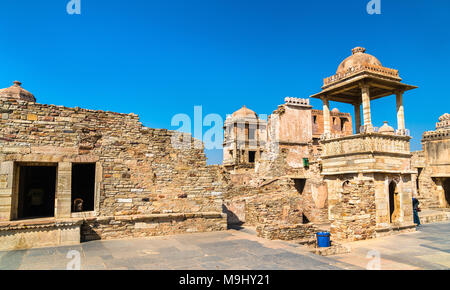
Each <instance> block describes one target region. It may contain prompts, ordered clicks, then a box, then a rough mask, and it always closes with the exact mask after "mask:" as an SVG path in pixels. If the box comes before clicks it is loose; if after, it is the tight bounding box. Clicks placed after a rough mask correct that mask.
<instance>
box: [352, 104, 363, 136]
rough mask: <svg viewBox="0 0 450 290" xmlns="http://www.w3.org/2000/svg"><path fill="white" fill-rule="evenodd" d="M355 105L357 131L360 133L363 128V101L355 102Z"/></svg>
mask: <svg viewBox="0 0 450 290" xmlns="http://www.w3.org/2000/svg"><path fill="white" fill-rule="evenodd" d="M353 106H354V107H355V129H356V130H355V132H356V134H358V133H360V130H361V102H357V103H355V104H353Z"/></svg>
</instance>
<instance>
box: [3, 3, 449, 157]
mask: <svg viewBox="0 0 450 290" xmlns="http://www.w3.org/2000/svg"><path fill="white" fill-rule="evenodd" d="M68 2H69V0H46V1H34V0H2V1H1V2H0V39H1V45H0V64H1V65H0V87H8V86H10V85H11V84H12V81H13V80H16V79H17V80H20V81H22V82H23V86H24V87H25V88H26V89H27V90H29V91H31V92H32V93H33V94H34V95H35V96H36V97H37V99H38V102H40V103H48V104H56V105H64V106H69V107H75V106H78V107H84V108H89V109H101V110H109V111H117V112H123V113H130V112H133V113H136V114H139V115H140V117H141V121H142V122H143V123H144V125H146V126H149V127H153V128H168V129H177V127H172V126H171V118H172V117H173V116H174V115H175V114H179V113H185V114H188V115H191V116H192V117H193V112H194V106H197V105H201V106H202V107H203V114H204V115H206V114H210V113H216V114H220V115H222V116H223V117H224V118H225V116H226V114H229V113H232V112H234V111H235V110H237V109H239V108H240V107H241V106H242V105H246V106H247V107H249V108H251V109H252V110H254V111H256V112H257V113H259V114H270V113H271V112H272V111H273V110H275V109H276V107H277V106H278V105H279V104H281V103H282V102H283V99H284V97H286V96H295V97H302V98H304V97H308V96H310V95H312V94H314V93H316V92H319V91H320V87H321V85H322V80H323V78H325V77H327V76H330V75H332V74H334V73H335V71H336V69H337V66H338V65H339V63H340V62H341V61H342V60H343V59H344V58H345V57H347V56H349V55H350V54H351V49H352V48H353V47H355V46H363V47H365V48H366V49H367V52H368V53H370V54H373V55H374V56H376V57H377V58H378V59H379V60H380V61H381V62H382V64H383V65H384V66H387V67H391V68H396V69H399V71H400V76H401V77H402V78H403V80H404V82H406V83H409V84H413V85H417V86H419V89H416V90H414V91H411V92H407V93H406V94H405V96H404V104H405V115H406V126H407V128H409V129H410V130H411V134H412V136H413V140H412V145H411V148H412V150H419V149H420V148H421V145H420V139H421V135H422V133H423V132H424V131H426V130H432V129H434V126H435V123H436V121H437V119H438V117H439V116H440V115H442V114H443V113H445V112H449V111H450V110H449V107H450V106H449V104H450V102H449V93H448V89H447V85H448V83H449V77H448V76H449V73H448V70H449V68H450V57H449V55H450V54H449V52H450V40H449V39H450V37H449V36H450V33H449V29H448V28H449V27H450V17H449V14H450V1H446V0H442V1H438V0H428V1H424V0H381V9H382V10H381V12H382V13H381V15H369V14H368V13H367V12H366V5H367V3H368V2H369V0H346V1H338V0H334V1H331V0H321V1H300V0H292V1H291V0H277V1H275V0H273V1H265V0H259V1H256V0H164V1H163V0H160V1H153V0H145V1H144V0H129V1H125V0H81V4H82V9H81V12H82V13H81V15H69V14H67V12H66V4H67V3H68ZM312 104H313V105H314V106H315V107H316V108H318V109H321V106H322V104H321V102H320V101H318V100H313V101H312ZM334 106H336V107H338V108H339V109H340V110H341V111H348V112H352V113H353V108H352V107H350V106H348V105H339V104H335V103H332V107H334ZM372 118H373V123H374V125H375V126H381V125H382V122H383V121H388V122H389V123H390V124H393V125H395V124H396V113H395V97H394V96H391V97H388V98H384V99H381V100H376V101H374V102H373V103H372ZM207 129H208V128H204V131H205V130H207ZM207 156H208V159H209V163H218V162H220V161H221V159H222V156H221V152H220V150H213V151H208V152H207Z"/></svg>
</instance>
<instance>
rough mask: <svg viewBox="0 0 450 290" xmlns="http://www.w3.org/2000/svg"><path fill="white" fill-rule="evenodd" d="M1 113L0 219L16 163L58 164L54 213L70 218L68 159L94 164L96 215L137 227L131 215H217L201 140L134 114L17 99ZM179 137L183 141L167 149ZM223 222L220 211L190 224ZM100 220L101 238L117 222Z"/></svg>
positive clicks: (216, 183) (0, 105)
mask: <svg viewBox="0 0 450 290" xmlns="http://www.w3.org/2000/svg"><path fill="white" fill-rule="evenodd" d="M0 115H1V119H0V146H1V147H0V163H1V164H0V165H1V166H0V168H1V172H0V187H1V188H0V190H1V192H0V193H1V194H0V220H10V219H15V218H16V216H15V215H16V214H17V213H15V211H16V208H15V202H14V199H16V198H17V194H16V192H15V189H14V188H13V186H12V185H11V184H12V183H11V180H12V179H13V177H14V178H16V175H17V174H15V173H14V167H15V166H16V164H18V162H33V163H41V162H46V163H54V164H57V165H58V188H57V193H56V204H57V205H56V210H55V217H57V218H59V217H70V216H71V204H70V186H71V180H70V179H71V164H72V163H86V162H92V163H96V199H95V212H94V214H93V215H94V216H95V217H102V216H107V217H111V216H112V217H118V216H122V217H124V219H128V222H126V224H131V225H132V226H134V222H133V219H132V218H131V217H132V216H135V215H154V214H169V215H168V218H169V219H170V218H174V217H171V216H170V214H175V215H177V214H178V215H179V214H187V215H185V218H186V219H190V218H191V216H190V215H188V214H194V215H195V216H201V215H202V214H203V213H215V214H220V213H222V204H223V197H222V192H223V185H224V182H223V180H222V177H221V176H222V175H221V173H220V170H218V167H215V166H213V167H209V166H207V165H206V157H205V155H204V151H203V148H202V145H201V144H200V146H193V145H194V144H195V145H198V142H197V141H196V140H194V139H193V138H191V136H190V135H183V134H179V133H176V132H173V131H168V130H165V129H151V128H147V127H144V126H143V125H142V124H141V122H140V121H139V118H138V116H137V115H135V114H120V113H114V112H105V111H94V110H87V109H80V108H67V107H63V106H55V105H44V104H38V103H33V102H26V101H22V100H16V99H0ZM183 138H185V140H188V142H187V144H188V146H181V147H174V146H172V145H173V144H175V141H178V142H179V141H180V140H181V139H183ZM220 219H222V220H225V216H221V218H214V219H205V218H195V223H196V224H197V228H198V229H199V230H201V229H207V230H210V229H215V230H219V229H224V228H226V226H224V224H223V222H221V221H220ZM173 220H174V221H178V218H174V219H173ZM189 223H190V222H183V223H180V226H181V228H178V227H177V226H173V227H170V226H168V227H163V226H161V227H158V228H160V229H161V230H158V233H161V234H170V233H174V232H180V231H183V230H184V231H187V230H188V229H189V227H190V225H189ZM202 223H205V225H204V226H203V225H202ZM214 223H216V225H217V226H215V225H214ZM99 224H101V228H102V232H103V234H100V236H106V234H105V233H106V232H107V231H116V230H117V229H118V227H120V226H117V225H115V224H112V223H109V225H106V224H102V223H99ZM127 226H128V225H127ZM136 230H137V229H136ZM122 232H123V233H129V231H128V230H125V231H122ZM142 232H146V231H145V230H142ZM120 235H123V234H120ZM132 235H133V236H135V235H136V234H135V233H134V232H133V234H132Z"/></svg>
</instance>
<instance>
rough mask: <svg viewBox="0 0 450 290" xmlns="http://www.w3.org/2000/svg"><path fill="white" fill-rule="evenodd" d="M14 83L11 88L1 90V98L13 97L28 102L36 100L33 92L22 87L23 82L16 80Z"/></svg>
mask: <svg viewBox="0 0 450 290" xmlns="http://www.w3.org/2000/svg"><path fill="white" fill-rule="evenodd" d="M13 83H14V85H12V86H10V87H9V88H6V89H1V90H0V98H1V97H3V98H13V99H19V100H24V101H28V102H36V98H35V97H34V96H33V94H32V93H30V92H29V91H27V90H25V89H23V88H22V87H21V85H22V83H21V82H19V81H14V82H13Z"/></svg>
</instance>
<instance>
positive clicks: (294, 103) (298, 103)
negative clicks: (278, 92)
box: [284, 97, 309, 106]
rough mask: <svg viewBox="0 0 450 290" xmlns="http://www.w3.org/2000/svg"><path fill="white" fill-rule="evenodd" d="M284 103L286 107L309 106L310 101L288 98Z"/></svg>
mask: <svg viewBox="0 0 450 290" xmlns="http://www.w3.org/2000/svg"><path fill="white" fill-rule="evenodd" d="M284 102H285V103H286V105H292V106H309V99H301V98H294V97H286V98H285V99H284Z"/></svg>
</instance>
